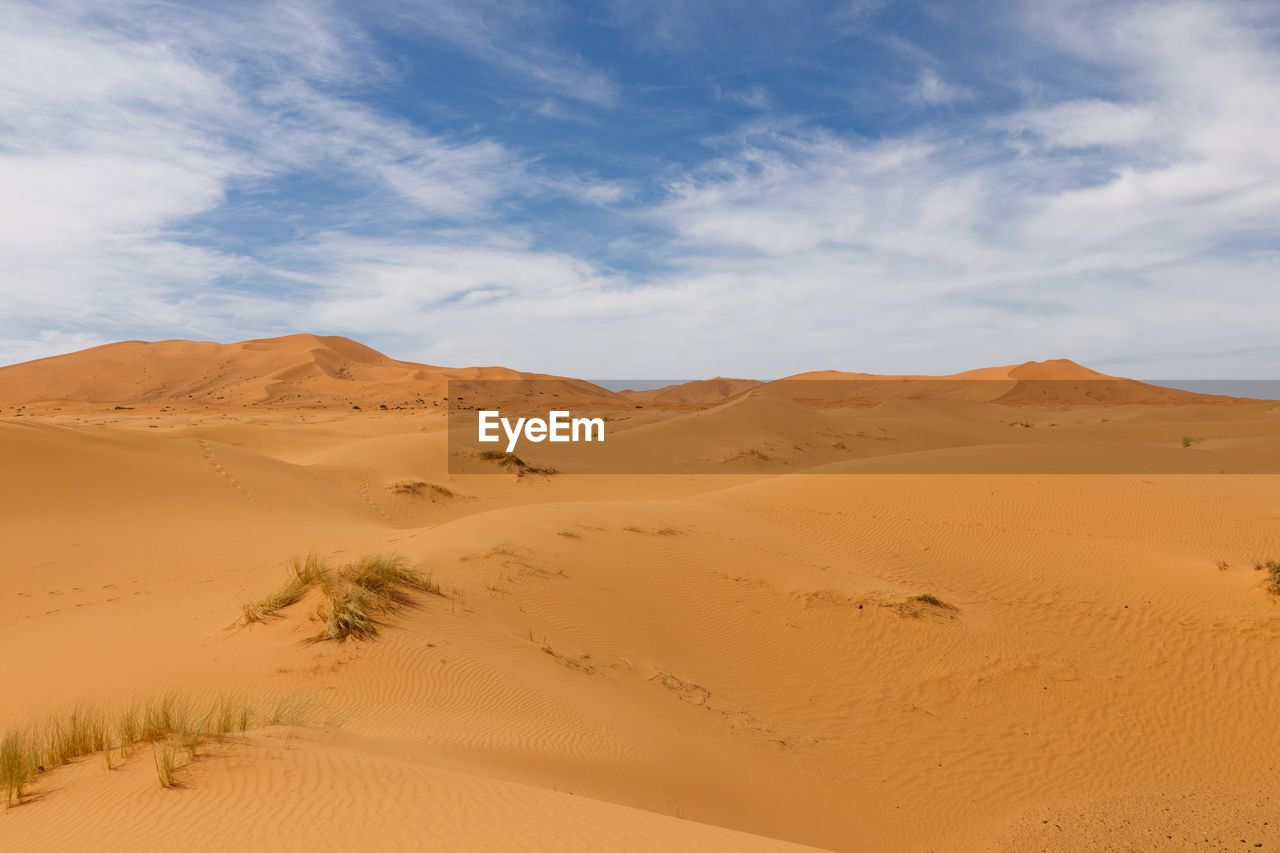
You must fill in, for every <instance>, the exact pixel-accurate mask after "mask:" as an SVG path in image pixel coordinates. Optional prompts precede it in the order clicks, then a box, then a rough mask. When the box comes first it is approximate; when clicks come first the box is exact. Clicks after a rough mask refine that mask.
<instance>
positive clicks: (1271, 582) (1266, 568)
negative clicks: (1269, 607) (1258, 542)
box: [1253, 560, 1280, 595]
mask: <svg viewBox="0 0 1280 853" xmlns="http://www.w3.org/2000/svg"><path fill="white" fill-rule="evenodd" d="M1253 570H1254V571H1255V572H1266V578H1265V583H1266V585H1267V591H1268V592H1270V593H1271V594H1272V595H1280V560H1254V561H1253Z"/></svg>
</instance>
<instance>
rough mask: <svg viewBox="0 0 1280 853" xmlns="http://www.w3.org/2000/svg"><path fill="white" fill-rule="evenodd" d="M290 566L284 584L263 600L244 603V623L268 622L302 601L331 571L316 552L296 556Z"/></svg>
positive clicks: (242, 618) (242, 616) (242, 615)
mask: <svg viewBox="0 0 1280 853" xmlns="http://www.w3.org/2000/svg"><path fill="white" fill-rule="evenodd" d="M290 568H291V569H292V571H291V573H290V575H289V579H288V581H286V582H285V585H284V586H282V587H280V589H278V590H276V591H275V592H273V593H272V594H271V595H268V596H267V597H266V598H264V599H262V600H261V601H252V602H249V603H248V604H246V605H244V608H243V612H242V614H241V622H242V623H243V624H245V625H248V624H250V623H253V622H266V621H267V620H268V619H270V618H272V617H274V616H278V615H279V613H280V611H281V610H283V609H284V608H286V607H288V606H289V605H291V604H297V603H298V602H299V601H301V600H302V597H303V596H304V595H306V594H307V590H308V589H310V588H311V587H312V586H315V585H316V584H319V583H323V582H324V579H325V578H326V577H328V576H329V573H330V571H331V570H330V569H329V567H328V566H326V565H324V564H323V563H321V562H320V558H319V557H317V556H316V555H315V554H308V555H307V556H306V557H305V558H298V557H295V558H294V560H293V563H292V565H291V567H290Z"/></svg>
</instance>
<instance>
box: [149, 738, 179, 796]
mask: <svg viewBox="0 0 1280 853" xmlns="http://www.w3.org/2000/svg"><path fill="white" fill-rule="evenodd" d="M151 757H152V758H153V759H154V760H155V764H156V776H157V777H158V778H159V779H160V787H161V788H176V787H178V779H177V775H176V774H177V769H178V740H177V738H176V737H167V738H165V739H164V740H160V741H153V742H152V744H151Z"/></svg>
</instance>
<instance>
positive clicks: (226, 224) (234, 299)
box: [0, 0, 1280, 376]
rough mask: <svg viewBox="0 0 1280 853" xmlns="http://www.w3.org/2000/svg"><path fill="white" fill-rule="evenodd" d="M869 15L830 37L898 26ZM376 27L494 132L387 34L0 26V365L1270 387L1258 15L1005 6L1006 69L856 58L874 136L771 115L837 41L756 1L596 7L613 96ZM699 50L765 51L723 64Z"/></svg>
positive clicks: (480, 12) (417, 29) (829, 78)
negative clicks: (159, 357)
mask: <svg viewBox="0 0 1280 853" xmlns="http://www.w3.org/2000/svg"><path fill="white" fill-rule="evenodd" d="M873 6H874V4H870V5H868V4H863V7H860V8H861V11H860V12H859V13H858V14H857V15H853V16H852V18H851V20H856V21H857V22H858V24H857V28H855V29H856V30H857V31H858V32H863V31H864V30H866V29H867V28H873V27H882V26H884V21H886V20H887V19H889V18H890V17H891V10H890V9H889V8H887V7H886V8H885V9H879V8H878V7H875V8H873ZM395 8H396V9H397V10H398V11H396V12H395V14H396V15H399V16H401V17H397V18H396V20H397V21H400V22H401V24H398V25H397V26H400V31H399V32H400V33H401V34H402V35H403V34H405V33H408V34H410V35H409V36H406V37H408V38H413V39H419V40H421V39H429V41H420V42H419V43H421V44H424V45H443V46H445V47H447V49H448V50H451V51H455V52H456V53H457V55H458V56H463V57H465V58H466V61H467V62H474V63H479V64H480V65H481V66H483V67H484V68H486V69H488V72H487V74H486V75H485V79H484V82H485V84H486V85H489V84H492V85H491V86H490V88H488V89H485V91H486V92H488V93H489V94H490V95H492V96H493V97H492V99H491V100H490V101H488V103H490V104H491V105H492V104H496V105H498V106H497V107H495V108H493V109H491V110H490V111H489V112H476V113H474V114H469V113H466V112H465V111H461V112H459V109H460V108H459V107H458V105H457V104H456V103H454V102H448V103H444V102H440V103H437V102H436V101H433V100H431V97H432V95H433V94H435V93H434V92H433V90H432V89H431V88H430V87H429V86H428V87H425V88H422V87H420V88H415V89H413V90H412V91H411V92H406V91H405V90H404V86H405V85H406V84H405V82H404V81H405V80H406V79H407V78H409V77H411V76H412V73H413V68H411V67H408V66H406V65H405V64H404V62H403V61H402V58H400V57H398V56H397V55H396V54H395V53H393V52H389V51H388V50H387V49H386V48H385V46H380V45H379V43H378V41H377V34H376V31H377V30H378V28H379V27H382V28H384V29H385V28H387V27H388V23H387V21H388V19H387V17H386V15H387V14H390V13H388V12H387V11H386V10H385V8H384V11H383V12H382V13H381V16H380V17H379V18H377V20H375V21H372V22H364V23H361V21H360V20H357V19H355V18H353V17H352V15H351V14H350V11H349V10H343V9H341V8H340V7H337V6H330V5H326V4H323V3H320V2H314V3H312V2H302V0H298V2H287V3H286V2H281V3H275V4H269V5H266V6H253V5H248V4H246V5H244V6H236V7H234V13H228V12H227V11H225V9H223V8H221V7H219V8H218V9H215V10H212V11H210V10H208V9H207V8H203V7H202V8H197V7H194V6H183V5H171V4H165V5H160V6H155V5H142V4H139V5H136V6H134V5H127V6H113V7H111V9H110V10H109V11H107V12H104V11H103V9H102V8H99V7H98V6H91V5H88V4H87V3H86V4H84V5H81V4H78V3H75V2H69V0H67V2H60V3H58V4H55V5H47V4H46V5H37V4H34V3H32V4H24V3H10V4H7V5H6V6H5V7H4V8H3V10H0V15H2V16H3V17H2V18H0V53H3V55H5V56H6V57H10V58H12V61H10V62H7V63H5V64H3V65H0V186H3V187H4V188H5V198H4V199H3V202H2V203H0V269H3V276H4V278H3V280H0V360H13V359H16V358H21V357H31V356H35V355H45V354H50V353H51V352H54V351H57V350H59V349H66V348H71V347H73V346H78V345H80V344H81V343H86V342H92V343H97V342H100V341H102V340H108V339H114V338H119V337H138V336H144V335H152V334H154V335H156V336H165V337H170V336H175V335H188V336H195V337H220V338H234V337H242V336H250V335H259V334H269V333H273V332H280V331H287V330H293V329H297V328H314V329H318V330H321V331H329V332H342V333H348V334H352V335H355V336H357V337H361V338H365V339H368V340H369V341H370V342H371V343H373V344H375V345H378V346H382V347H384V348H387V349H389V350H391V351H392V352H394V353H396V354H398V355H401V356H405V357H416V358H423V359H425V360H431V361H436V362H441V363H477V362H482V363H495V362H505V363H509V364H512V365H515V366H518V367H523V368H529V369H539V370H548V371H556V372H563V373H578V374H581V373H584V372H590V373H592V374H594V375H597V376H599V375H607V374H613V375H617V376H626V375H632V376H635V375H640V374H645V373H650V374H662V375H689V374H694V375H697V374H707V375H710V374H713V373H739V374H743V373H746V374H758V375H762V376H771V375H778V374H780V373H787V372H793V371H797V370H802V369H809V368H816V367H844V368H850V369H867V370H890V371H895V370H920V371H929V370H946V369H955V368H957V367H964V366H973V365H978V364H983V363H995V362H1007V361H1016V360H1021V359H1025V358H1040V357H1050V356H1059V355H1066V356H1070V357H1073V358H1078V359H1081V360H1084V361H1086V362H1092V363H1094V364H1095V365H1096V366H1099V367H1102V368H1104V369H1105V368H1108V367H1109V366H1123V368H1124V370H1125V371H1126V372H1129V373H1144V372H1145V373H1147V374H1148V375H1150V374H1152V373H1160V374H1164V375H1175V374H1178V373H1182V374H1184V375H1190V376H1195V375H1199V376H1207V375H1212V374H1219V375H1229V374H1234V375H1242V376H1247V375H1255V376H1257V375H1265V374H1267V373H1268V372H1274V371H1275V370H1276V369H1277V368H1278V367H1280V349H1278V348H1277V345H1276V344H1274V329H1272V328H1270V327H1271V326H1272V325H1273V324H1274V317H1275V316H1277V315H1278V314H1280V291H1277V290H1276V288H1275V282H1276V281H1280V243H1277V239H1276V236H1275V232H1274V223H1275V222H1276V221H1278V220H1280V148H1277V146H1276V145H1275V142H1274V141H1275V139H1277V138H1280V51H1277V50H1276V46H1277V43H1278V41H1280V39H1278V34H1277V27H1278V26H1280V21H1277V19H1276V18H1275V15H1274V10H1270V11H1269V10H1268V8H1267V6H1266V5H1262V4H1259V5H1253V4H1248V3H1240V4H1231V5H1229V6H1224V5H1220V4H1211V3H1208V2H1195V0H1183V2H1178V3H1165V2H1138V3H1125V4H1114V3H1100V2H1097V3H1093V2H1090V3H1073V4H1056V5H1054V6H1053V7H1048V6H1045V5H1044V4H1033V3H1027V4H1024V5H1022V6H1020V7H1016V8H1018V9H1020V10H1021V11H1020V12H1018V13H1017V14H1012V15H1010V16H1008V17H1007V18H1003V19H1002V20H1001V23H1000V26H1001V27H1007V28H1012V27H1016V31H1015V32H1013V33H1012V34H1010V35H1008V36H1007V41H1006V42H1005V43H1004V50H1002V51H1001V52H1000V53H999V54H998V55H997V54H992V55H990V56H987V55H983V56H978V57H972V56H957V55H955V53H954V51H952V52H951V53H947V51H946V49H945V47H946V46H945V45H942V46H941V47H940V46H939V45H937V44H934V45H929V47H930V48H931V49H930V50H929V51H925V50H924V49H920V50H915V51H911V52H902V51H896V52H894V54H893V55H894V57H895V59H894V60H893V62H892V63H890V65H892V66H893V68H892V71H893V73H892V74H888V73H887V72H883V70H882V69H880V68H879V67H875V68H871V67H867V66H860V72H864V73H867V74H872V73H875V74H881V73H884V74H886V76H884V77H882V78H877V80H876V85H878V86H879V87H880V89H881V90H883V91H885V92H888V93H890V94H891V96H892V97H895V98H898V99H899V101H900V104H898V105H897V106H898V109H896V110H894V111H893V112H892V114H891V116H890V117H889V119H888V120H881V121H877V120H874V119H875V116H870V117H869V114H861V113H857V111H856V110H855V111H853V114H850V110H849V106H848V104H849V101H848V100H847V99H846V100H843V101H841V100H838V99H835V98H833V99H829V100H827V101H821V100H820V99H819V97H818V96H816V95H815V96H813V99H812V100H810V101H803V102H802V101H800V100H797V98H796V96H795V95H794V94H793V93H795V92H796V91H799V90H801V89H802V87H804V86H809V87H810V90H811V91H819V92H826V91H830V90H838V89H839V88H840V87H841V86H844V85H846V84H847V82H848V77H847V76H845V77H842V76H839V75H840V74H841V73H842V67H841V66H840V62H842V61H845V60H846V59H847V58H848V57H849V56H853V55H855V54H856V51H855V50H854V48H852V47H847V46H839V45H837V47H838V48H839V51H844V52H843V53H840V52H839V51H837V55H836V58H835V59H831V58H830V57H828V58H827V59H826V60H823V62H824V63H825V64H822V63H819V62H818V60H816V59H813V56H812V55H811V54H810V53H808V52H805V51H803V50H802V49H801V48H800V47H797V46H803V45H806V44H807V42H806V39H815V38H816V36H815V35H814V29H815V26H816V25H815V21H816V20H817V18H814V17H809V18H807V19H804V20H795V21H793V20H791V19H790V18H787V16H788V15H792V14H794V13H795V10H796V8H797V7H795V6H794V5H792V4H789V3H786V2H782V0H779V2H778V3H777V4H772V5H769V6H768V8H767V9H766V10H765V12H763V13H762V14H761V17H759V18H757V19H753V20H751V21H739V22H738V23H732V24H731V25H729V26H727V28H721V29H720V30H717V29H716V28H717V26H718V24H719V23H720V22H722V21H723V20H724V19H725V15H729V16H730V18H732V15H733V14H734V10H735V8H737V7H735V6H734V3H732V2H729V0H725V3H719V4H704V5H698V4H687V3H672V4H656V5H653V6H650V5H647V4H639V5H636V4H624V3H619V4H617V5H616V6H615V7H614V8H613V9H612V11H611V12H610V16H609V17H608V20H607V27H605V28H604V31H607V32H611V33H619V34H620V35H619V36H618V38H619V40H620V42H621V43H624V44H627V45H631V46H632V47H633V48H634V49H635V50H639V51H642V53H641V54H639V55H641V56H642V57H645V59H644V60H643V61H637V62H636V63H633V64H631V65H627V66H625V67H621V66H620V67H617V68H610V67H601V66H600V65H599V62H598V60H597V61H589V60H588V59H586V58H584V57H585V56H586V54H587V53H588V52H589V51H588V50H587V49H586V48H587V47H589V45H586V44H585V43H584V42H582V41H580V40H579V41H577V42H569V43H565V42H564V41H563V38H562V36H561V35H560V33H561V32H562V31H563V30H564V28H565V26H566V17H565V16H566V15H567V14H568V13H567V12H566V11H565V10H563V9H561V8H560V7H558V6H555V5H543V4H534V3H532V2H525V3H519V4H515V5H507V4H496V3H493V4H489V3H481V4H465V5H464V4H453V3H447V2H443V0H442V2H436V3H432V4H429V5H421V6H415V7H409V6H407V5H406V6H402V7H395ZM1011 8H1015V7H1011ZM685 10H688V11H689V13H690V14H689V16H686V17H681V15H682V13H683V11H685ZM837 12H839V9H836V8H834V7H832V8H830V9H827V10H826V11H825V12H824V13H823V15H822V16H820V17H821V19H822V21H825V22H826V23H825V24H823V27H826V28H828V29H829V28H830V26H831V25H830V16H831V15H833V14H836V13H837ZM771 16H772V17H771ZM773 17H777V18H778V19H779V21H780V23H779V24H778V27H779V29H780V31H781V34H780V36H779V40H778V41H777V42H776V43H775V44H774V45H773V46H772V47H770V46H769V45H768V44H767V42H768V40H767V39H765V38H764V36H763V33H765V32H767V30H768V29H769V21H772V20H773ZM784 19H785V20H784ZM733 20H737V19H733ZM761 21H763V22H764V23H763V24H762V23H761ZM664 28H666V29H664ZM704 32H711V33H712V35H711V36H709V38H711V39H712V40H713V41H714V40H715V39H720V40H722V41H723V40H724V39H728V40H729V41H732V40H733V39H734V38H738V37H739V36H741V38H742V40H743V41H742V44H743V45H746V49H745V53H748V54H751V55H752V56H755V57H757V59H759V58H760V57H766V58H767V59H768V61H765V60H763V59H761V60H760V61H759V62H757V63H756V64H754V65H753V66H752V67H751V68H750V69H747V70H749V71H750V73H746V72H745V71H744V72H743V73H736V71H737V70H742V69H737V70H735V73H727V74H726V73H723V71H724V69H723V67H722V65H723V63H726V62H729V61H730V58H731V57H732V56H733V55H734V53H733V51H732V50H731V49H730V47H731V46H732V45H730V44H729V43H728V42H724V43H723V44H720V43H719V42H717V44H720V46H719V47H716V44H699V43H698V39H699V37H700V33H704ZM1002 32H1003V31H1002ZM716 33H718V34H716ZM911 35H912V36H913V37H917V36H919V34H918V33H912V34H911ZM851 38H854V37H853V36H851ZM876 38H878V39H880V40H881V41H884V42H894V43H899V42H900V43H904V44H905V43H914V41H912V40H908V39H905V38H899V36H898V34H897V33H895V32H890V31H886V32H882V33H877V34H876ZM895 39H896V40H897V41H895ZM816 43H817V42H815V44H816ZM822 44H830V43H829V42H822ZM859 44H862V43H861V42H860V43H859ZM618 50H620V51H621V50H623V48H621V47H619V48H618ZM771 50H777V51H782V52H783V53H786V51H791V53H790V54H787V62H790V63H791V64H792V65H793V66H794V69H795V70H794V72H792V71H788V72H787V73H785V74H784V73H783V72H778V71H770V72H768V73H766V70H767V69H769V68H775V67H781V66H782V65H786V64H787V62H780V63H777V64H776V65H771V64H770V63H772V62H773V61H774V59H775V58H777V55H776V54H771V53H770V51H771ZM658 51H666V52H668V54H669V55H670V56H672V57H675V56H676V54H679V58H678V61H677V59H676V58H672V59H671V60H669V61H668V60H665V59H664V60H663V62H665V63H666V64H664V65H663V66H662V69H659V70H658V71H654V70H653V69H652V68H651V66H653V65H654V64H655V63H657V59H655V58H654V57H656V55H657V53H656V52H658ZM708 51H711V52H714V53H716V55H715V56H714V57H713V58H712V59H711V60H706V61H702V60H699V57H705V56H706V54H707V52H708ZM432 55H434V54H432ZM801 60H804V62H801ZM699 62H701V63H702V64H701V65H698V63H699ZM681 63H688V64H689V66H690V68H689V69H687V70H681V71H673V70H671V69H673V68H681V67H683V66H682V65H681ZM806 63H808V64H806ZM693 66H697V67H696V70H695V69H694V68H693ZM468 67H470V66H468ZM771 74H773V75H774V76H770V75H771ZM788 75H790V76H788ZM708 80H718V81H720V84H719V87H717V86H715V85H712V86H711V88H710V92H709V91H708V84H707V82H706V81H708ZM729 81H734V82H733V83H732V85H731V84H730V82H729ZM744 81H751V82H750V83H746V82H744ZM958 81H963V85H962V84H961V83H960V82H958ZM624 84H625V85H624ZM643 84H651V85H649V87H648V88H647V89H645V88H644V85H643ZM474 85H476V86H479V85H480V84H479V83H476V84H474ZM513 90H517V91H516V94H514V95H513V94H512V91H513ZM641 90H643V91H644V92H645V93H646V94H643V95H640V94H632V93H633V92H641ZM390 92H395V93H397V95H398V97H399V98H400V100H398V101H395V102H392V100H391V99H389V97H388V96H387V93H390ZM632 97H636V98H648V99H649V100H646V101H644V103H643V104H640V105H638V106H643V109H637V110H634V111H633V110H632V109H631V107H632V106H636V105H633V104H632V103H630V101H629V100H628V99H629V98H632ZM477 99H482V98H480V96H477ZM715 102H719V104H718V105H717V104H716V103H715ZM512 103H514V104H519V105H524V106H517V107H508V106H506V104H512ZM726 103H728V104H734V105H736V106H742V107H747V108H749V109H750V110H753V111H754V112H752V113H746V112H745V111H744V110H741V109H736V108H727V107H725V106H724V104H726ZM943 104H945V105H946V106H945V108H937V107H938V106H939V105H943ZM540 105H541V106H540ZM876 106H877V108H880V107H879V106H878V105H876ZM526 107H527V109H526ZM708 107H710V109H708ZM424 110H438V112H439V114H440V115H446V116H448V120H445V121H436V122H432V121H425V120H424V119H423V111H424ZM841 111H843V112H841ZM539 113H541V115H540V114H539ZM711 113H714V116H713V118H712V119H708V118H707V116H708V115H709V114H711ZM521 114H524V115H526V116H529V117H530V123H524V124H522V123H520V122H521V119H520V116H521ZM632 115H634V116H636V120H635V121H632V122H629V123H628V118H629V117H630V116H632ZM664 115H677V116H680V117H681V121H679V122H663V121H661V120H660V119H659V117H660V116H664ZM877 115H879V116H881V117H883V115H884V114H883V113H878V114H877ZM565 117H575V120H574V121H572V122H568V121H563V119H564V118H565ZM546 118H554V119H555V121H547V120H546ZM687 128H696V129H695V130H693V131H691V130H688V129H687ZM565 151H570V152H572V153H571V154H569V155H566V154H565V153H564V152H565ZM626 340H643V341H646V342H650V343H651V345H649V346H648V347H647V348H646V349H644V350H643V351H638V350H636V349H635V348H633V347H619V346H617V342H618V341H626ZM588 354H589V355H588Z"/></svg>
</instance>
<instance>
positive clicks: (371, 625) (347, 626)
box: [241, 554, 443, 642]
mask: <svg viewBox="0 0 1280 853" xmlns="http://www.w3.org/2000/svg"><path fill="white" fill-rule="evenodd" d="M311 587H317V588H319V590H320V591H321V593H322V594H323V595H324V599H325V602H324V604H322V605H321V606H320V608H319V609H318V610H317V611H316V614H315V615H316V617H317V618H318V619H319V621H320V622H321V629H320V632H319V633H318V634H316V635H315V636H314V637H311V638H310V642H322V641H324V640H336V641H338V642H343V641H345V640H348V639H357V640H365V639H371V638H373V637H376V636H377V635H378V625H379V620H380V617H381V616H382V615H384V614H386V613H391V612H393V611H395V610H398V609H400V608H401V607H405V606H408V605H410V604H412V603H413V593H414V592H425V593H430V594H431V595H443V593H442V592H441V591H440V585H439V584H438V583H436V582H435V581H433V580H432V579H431V577H430V576H429V575H425V574H423V573H422V572H421V571H418V570H417V569H414V568H411V567H410V565H409V562H408V560H406V559H405V558H404V557H399V556H394V555H385V554H375V555H371V556H366V557H362V558H361V559H359V560H357V561H356V562H354V563H348V564H347V565H345V566H342V567H339V568H334V567H330V566H326V565H324V564H323V563H321V562H320V561H319V560H318V559H317V558H315V557H307V558H306V560H305V561H299V560H294V562H293V576H292V577H291V578H290V579H289V581H288V582H287V583H286V584H285V585H284V587H282V588H281V589H280V590H278V591H277V592H275V593H273V594H272V595H270V596H268V597H267V598H264V599H263V600H262V601H259V602H255V603H252V604H246V605H245V606H244V615H243V617H242V619H241V622H242V624H245V625H248V624H250V623H252V622H262V621H265V620H266V619H267V618H270V617H272V616H278V615H279V611H280V610H282V609H284V608H285V607H288V606H289V605H291V604H296V603H297V602H299V601H301V600H302V598H303V596H305V595H306V593H307V590H309V589H310V588H311Z"/></svg>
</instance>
